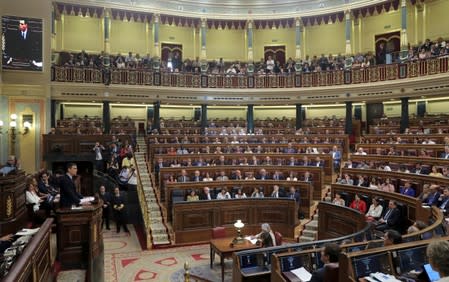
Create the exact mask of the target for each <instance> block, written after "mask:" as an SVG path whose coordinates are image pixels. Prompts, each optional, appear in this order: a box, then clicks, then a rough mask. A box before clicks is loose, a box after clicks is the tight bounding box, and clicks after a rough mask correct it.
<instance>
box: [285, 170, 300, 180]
mask: <svg viewBox="0 0 449 282" xmlns="http://www.w3.org/2000/svg"><path fill="white" fill-rule="evenodd" d="M286 180H287V181H298V178H297V177H296V173H295V172H293V171H290V173H289V175H288V177H287V179H286Z"/></svg>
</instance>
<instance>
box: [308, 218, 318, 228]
mask: <svg viewBox="0 0 449 282" xmlns="http://www.w3.org/2000/svg"><path fill="white" fill-rule="evenodd" d="M306 230H316V231H318V220H312V221H311V222H309V223H307V225H306Z"/></svg>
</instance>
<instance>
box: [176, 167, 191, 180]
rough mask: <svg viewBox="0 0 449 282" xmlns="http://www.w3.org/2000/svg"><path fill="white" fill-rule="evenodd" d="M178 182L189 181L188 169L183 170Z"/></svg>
mask: <svg viewBox="0 0 449 282" xmlns="http://www.w3.org/2000/svg"><path fill="white" fill-rule="evenodd" d="M178 182H189V177H188V176H187V171H186V170H185V169H183V170H181V175H180V176H179V177H178Z"/></svg>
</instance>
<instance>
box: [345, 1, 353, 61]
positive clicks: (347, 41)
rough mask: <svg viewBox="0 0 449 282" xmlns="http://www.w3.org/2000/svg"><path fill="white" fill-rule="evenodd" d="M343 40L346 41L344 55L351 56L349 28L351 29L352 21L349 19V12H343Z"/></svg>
mask: <svg viewBox="0 0 449 282" xmlns="http://www.w3.org/2000/svg"><path fill="white" fill-rule="evenodd" d="M345 18H346V21H345V39H346V41H345V42H346V49H345V52H346V55H350V54H352V50H351V28H352V19H351V10H346V11H345Z"/></svg>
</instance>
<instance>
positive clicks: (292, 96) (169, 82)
mask: <svg viewBox="0 0 449 282" xmlns="http://www.w3.org/2000/svg"><path fill="white" fill-rule="evenodd" d="M448 70H449V58H448V56H442V57H436V58H429V59H426V60H417V61H411V62H404V63H395V64H387V65H378V66H373V67H368V68H357V69H348V70H335V71H320V72H310V73H291V74H280V75H271V74H270V75H266V74H246V75H229V74H194V73H173V72H159V71H153V70H148V69H110V70H108V71H105V70H102V69H96V68H89V67H72V66H70V67H67V66H53V67H52V96H53V97H54V98H55V99H61V100H86V99H93V100H102V99H103V100H111V101H114V100H118V101H120V100H123V99H126V101H135V102H138V101H140V102H142V101H143V100H145V102H148V101H151V100H160V101H164V102H168V103H192V104H200V103H201V104H234V105H235V104H283V105H285V104H295V103H322V102H326V103H329V101H330V100H331V101H333V102H343V101H360V102H362V101H368V100H370V101H371V100H390V99H394V98H399V97H404V96H407V97H421V96H425V97H435V96H441V95H447V92H448V89H449V81H448V77H449V72H448Z"/></svg>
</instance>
